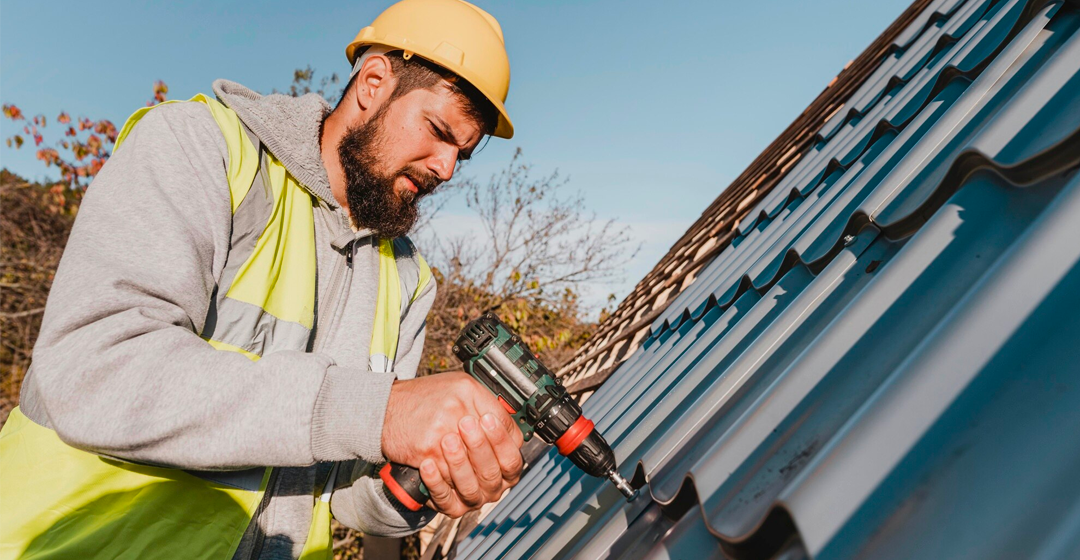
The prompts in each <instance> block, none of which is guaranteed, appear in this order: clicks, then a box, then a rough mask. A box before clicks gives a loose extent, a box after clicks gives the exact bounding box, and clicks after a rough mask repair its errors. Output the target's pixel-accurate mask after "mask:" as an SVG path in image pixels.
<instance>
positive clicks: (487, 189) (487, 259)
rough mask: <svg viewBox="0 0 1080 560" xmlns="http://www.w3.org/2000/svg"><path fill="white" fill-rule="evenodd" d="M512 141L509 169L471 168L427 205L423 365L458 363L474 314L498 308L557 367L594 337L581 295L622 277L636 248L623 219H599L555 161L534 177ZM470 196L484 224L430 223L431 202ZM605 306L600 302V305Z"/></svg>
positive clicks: (435, 368)
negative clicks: (476, 172)
mask: <svg viewBox="0 0 1080 560" xmlns="http://www.w3.org/2000/svg"><path fill="white" fill-rule="evenodd" d="M531 172H532V167H531V166H530V165H529V164H526V163H523V162H522V161H521V150H520V149H518V150H517V151H515V153H514V155H513V156H512V157H511V160H510V162H509V164H508V165H507V167H506V169H504V170H503V171H501V172H500V173H498V174H496V175H493V176H492V177H491V178H490V179H489V180H488V181H486V182H481V181H478V180H476V179H475V178H474V177H470V176H465V177H464V178H462V179H460V180H459V181H457V184H455V185H450V186H448V188H447V189H446V190H445V191H443V192H440V193H438V194H436V195H433V196H434V197H441V199H440V198H436V199H435V200H434V201H433V202H432V203H430V205H429V206H428V208H426V214H427V220H426V221H424V222H423V225H421V226H420V228H419V231H418V235H417V237H418V238H419V239H418V244H419V245H420V247H421V251H425V252H426V253H425V254H427V255H428V259H429V260H430V262H431V263H432V267H433V269H434V274H435V277H436V279H437V280H438V282H439V288H438V294H437V296H436V301H435V304H434V305H433V306H432V310H431V312H430V314H429V315H428V333H427V336H428V339H427V344H425V347H424V350H425V356H424V359H423V360H422V362H421V364H422V367H423V369H424V371H422V372H421V373H422V374H430V373H435V372H440V371H446V370H451V369H460V364H459V363H458V360H457V358H456V357H454V356H453V353H452V347H453V342H454V340H455V339H456V337H457V335H458V334H459V333H460V332H461V330H462V329H463V328H464V327H465V325H466V324H467V323H468V322H469V321H470V320H472V319H474V318H476V317H478V316H479V315H481V314H483V313H484V312H486V311H495V312H496V314H498V315H499V317H500V318H502V319H503V320H504V321H506V322H507V323H508V324H509V325H510V326H512V327H513V328H514V329H515V330H517V331H518V332H519V333H521V335H522V337H523V339H524V340H525V341H526V342H527V343H528V344H529V346H530V347H531V348H532V349H533V350H534V351H535V352H536V353H537V354H538V355H539V357H540V358H541V359H542V360H543V361H544V362H545V364H547V365H548V366H549V367H550V368H552V369H556V368H558V367H560V366H561V365H562V364H563V363H565V362H566V361H567V360H568V359H569V358H571V357H572V356H573V353H574V351H575V350H576V349H577V348H579V347H580V346H581V345H582V344H584V342H585V341H586V340H588V337H589V334H590V332H591V329H592V327H593V326H594V323H592V322H591V321H589V320H588V317H589V314H590V312H592V311H595V310H594V309H590V308H589V306H587V305H585V304H583V303H582V301H581V293H582V289H583V288H584V287H585V286H586V285H588V284H599V283H604V282H611V281H614V280H616V279H617V278H618V277H619V276H620V275H621V274H622V271H623V269H624V267H625V265H626V264H627V263H628V262H629V260H630V259H632V258H633V257H634V255H636V253H637V247H634V246H633V245H632V243H631V238H630V234H629V231H628V229H627V228H626V227H620V226H618V225H617V224H616V223H615V221H614V220H606V221H598V220H597V218H596V214H595V213H590V212H587V211H585V210H584V208H585V206H584V201H583V200H582V197H581V195H580V194H579V193H571V192H567V191H566V189H565V187H566V185H567V180H566V179H564V178H562V177H561V176H560V175H559V173H558V171H554V172H552V173H550V174H548V175H544V176H540V177H533V176H532V175H531ZM458 195H461V196H464V199H465V203H466V205H467V207H468V208H469V209H470V210H472V211H473V213H474V214H475V216H476V218H477V221H478V226H479V230H478V231H475V232H470V233H462V234H457V235H452V236H441V237H440V236H438V235H437V233H436V232H434V231H431V226H430V224H431V217H432V215H433V212H434V210H433V208H437V207H440V206H442V205H445V203H446V201H447V199H449V198H450V197H454V196H458ZM602 312H603V310H602Z"/></svg>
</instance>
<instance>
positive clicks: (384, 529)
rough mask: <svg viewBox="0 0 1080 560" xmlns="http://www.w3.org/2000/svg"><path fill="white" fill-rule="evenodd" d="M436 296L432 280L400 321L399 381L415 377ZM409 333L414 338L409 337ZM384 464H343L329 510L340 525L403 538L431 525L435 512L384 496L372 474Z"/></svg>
mask: <svg viewBox="0 0 1080 560" xmlns="http://www.w3.org/2000/svg"><path fill="white" fill-rule="evenodd" d="M435 293H436V287H435V279H434V278H432V279H431V282H430V283H428V286H427V287H426V288H424V292H423V293H421V294H420V297H419V298H417V300H416V302H415V303H414V304H413V305H412V308H411V309H409V312H408V313H407V314H406V315H405V317H404V319H402V321H401V333H402V336H401V338H402V342H403V343H406V344H407V346H405V345H402V346H401V347H399V352H398V356H397V359H396V360H395V366H394V370H395V372H396V373H397V375H398V378H400V379H412V378H414V377H416V370H417V368H418V366H419V364H420V358H421V356H422V355H423V353H424V339H425V335H426V331H427V327H426V325H427V315H428V311H429V310H430V309H431V306H432V304H433V303H434V302H435ZM410 333H412V334H413V336H408V335H409V334H410ZM383 462H385V459H382V460H380V461H377V462H366V461H362V460H360V461H355V462H350V463H344V464H342V467H343V468H342V469H341V470H340V471H339V472H340V473H342V474H339V483H338V484H337V485H336V486H338V488H337V489H336V490H335V491H334V493H333V494H332V495H331V497H330V510H331V512H332V513H333V515H334V518H335V519H337V520H338V522H339V523H341V524H342V525H345V526H346V527H349V528H351V529H356V530H357V531H361V532H363V533H364V534H368V535H375V536H379V537H403V536H405V535H409V534H412V533H415V532H416V531H419V530H420V529H421V528H422V527H424V526H425V525H427V524H428V523H430V522H431V520H432V519H434V518H435V515H436V512H435V510H432V509H430V508H428V507H423V508H420V511H416V512H413V511H409V510H408V509H406V508H404V507H401V506H398V505H395V504H392V503H391V502H390V501H389V500H388V499H387V498H386V494H384V493H383V491H382V481H381V480H380V479H379V477H378V475H377V474H376V472H375V467H376V466H377V464H379V463H383ZM343 475H346V476H348V478H345V477H344V476H343ZM342 478H344V480H341V479H342Z"/></svg>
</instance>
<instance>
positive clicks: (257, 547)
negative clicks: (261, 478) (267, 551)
mask: <svg viewBox="0 0 1080 560" xmlns="http://www.w3.org/2000/svg"><path fill="white" fill-rule="evenodd" d="M277 478H278V469H276V468H271V469H270V478H268V479H267V480H266V489H265V490H264V491H263V497H262V500H260V501H259V507H258V508H256V509H255V515H254V516H252V518H251V522H252V523H254V524H255V543H254V544H253V545H252V546H251V556H249V558H251V559H255V558H258V557H259V555H261V554H262V547H263V541H265V540H266V533H265V532H264V531H263V530H262V529H261V528H260V527H259V516H261V515H262V513H263V511H265V510H266V508H267V507H268V506H269V505H270V498H271V497H272V496H273V495H274V486H275V485H277Z"/></svg>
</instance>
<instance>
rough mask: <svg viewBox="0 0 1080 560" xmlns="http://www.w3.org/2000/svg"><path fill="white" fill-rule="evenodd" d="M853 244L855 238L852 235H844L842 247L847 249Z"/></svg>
mask: <svg viewBox="0 0 1080 560" xmlns="http://www.w3.org/2000/svg"><path fill="white" fill-rule="evenodd" d="M854 242H855V236H854V235H845V236H844V247H848V246H850V245H851V244H852V243H854Z"/></svg>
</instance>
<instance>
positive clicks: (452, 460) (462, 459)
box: [442, 434, 484, 509]
mask: <svg viewBox="0 0 1080 560" xmlns="http://www.w3.org/2000/svg"><path fill="white" fill-rule="evenodd" d="M442 450H443V456H444V457H445V458H446V465H447V466H448V467H449V468H450V481H451V482H452V483H453V485H454V490H455V491H456V492H457V497H458V499H459V500H461V503H463V504H465V506H466V507H468V508H469V509H475V508H478V507H480V506H482V505H484V492H483V490H481V489H480V482H479V481H478V480H477V478H476V473H475V472H474V471H473V466H472V463H471V462H470V461H469V455H468V452H467V451H466V450H465V444H464V443H463V442H462V441H461V437H460V436H458V435H457V434H446V435H445V436H443V438H442Z"/></svg>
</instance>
